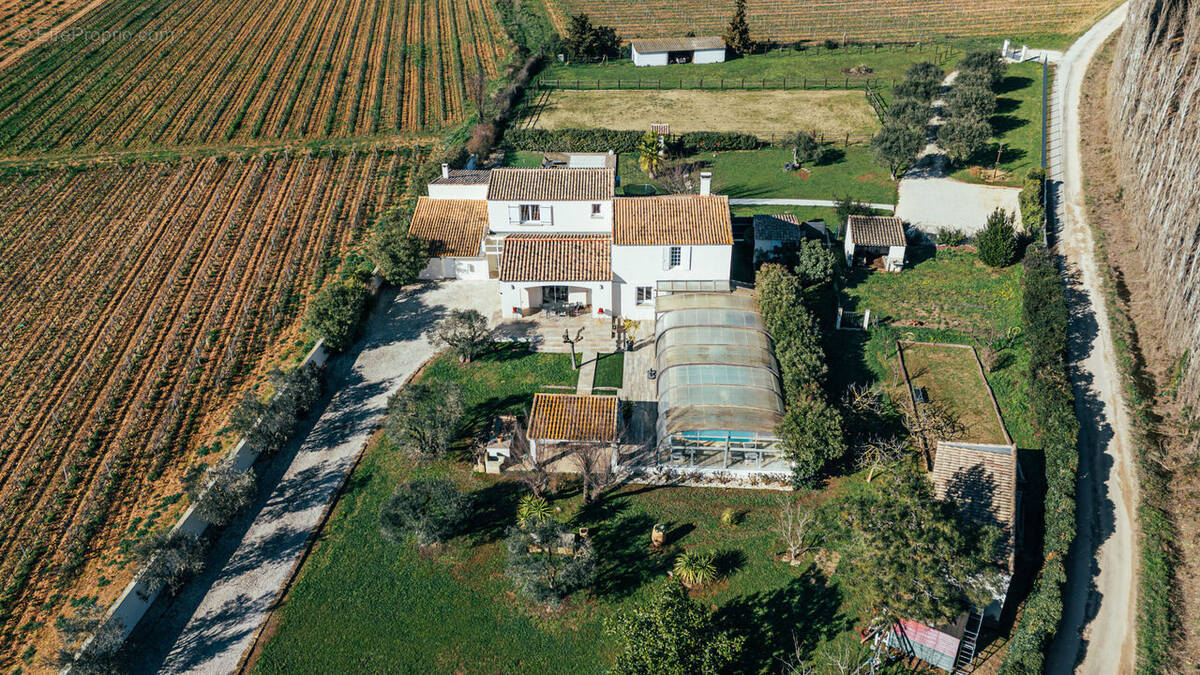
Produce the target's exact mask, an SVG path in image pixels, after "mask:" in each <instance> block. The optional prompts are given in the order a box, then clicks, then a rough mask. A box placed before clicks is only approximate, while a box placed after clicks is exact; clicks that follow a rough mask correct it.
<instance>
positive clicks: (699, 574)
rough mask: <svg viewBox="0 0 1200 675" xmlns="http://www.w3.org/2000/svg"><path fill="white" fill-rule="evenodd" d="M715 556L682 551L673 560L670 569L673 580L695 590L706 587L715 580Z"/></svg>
mask: <svg viewBox="0 0 1200 675" xmlns="http://www.w3.org/2000/svg"><path fill="white" fill-rule="evenodd" d="M715 561H716V555H714V554H712V553H700V552H699V551H684V552H683V553H680V554H679V556H678V557H676V558H675V564H674V565H673V566H672V567H671V569H672V571H673V572H674V573H675V578H677V579H679V581H681V582H682V583H683V585H684V586H687V587H689V588H696V587H698V586H707V585H708V584H711V583H712V582H714V581H716V580H717V565H716V562H715Z"/></svg>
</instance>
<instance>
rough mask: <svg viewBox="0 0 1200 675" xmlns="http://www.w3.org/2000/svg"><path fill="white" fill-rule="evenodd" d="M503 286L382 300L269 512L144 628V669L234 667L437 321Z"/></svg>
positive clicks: (432, 289) (256, 517)
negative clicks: (216, 567) (158, 626)
mask: <svg viewBox="0 0 1200 675" xmlns="http://www.w3.org/2000/svg"><path fill="white" fill-rule="evenodd" d="M496 292H497V290H496V282H487V281H482V282H480V281H475V282H467V281H452V282H444V283H441V284H437V285H430V286H425V287H419V288H415V289H413V290H411V291H404V292H402V293H399V294H397V293H395V292H394V291H392V292H385V293H384V294H383V295H382V296H381V298H380V301H379V302H380V306H379V307H377V308H376V309H375V311H374V312H372V315H371V317H370V319H369V321H368V324H367V326H366V328H365V332H364V335H363V337H362V338H361V339H360V340H359V342H358V343H357V345H356V346H355V348H354V351H353V352H352V353H350V354H346V355H342V356H339V357H337V358H335V359H333V360H331V361H330V363H329V365H328V367H327V378H326V383H327V385H326V386H327V389H328V391H329V392H330V397H329V398H328V404H327V405H326V406H325V407H324V410H323V411H322V412H321V414H320V417H319V418H318V419H317V420H316V422H315V424H314V425H312V430H311V431H310V432H309V433H308V434H307V436H306V437H305V438H304V439H303V440H302V442H300V444H299V448H298V449H296V448H292V452H294V455H293V456H292V459H291V463H290V464H289V465H288V466H287V468H286V470H284V471H283V475H282V477H281V478H280V479H279V481H278V483H277V484H276V486H275V487H274V489H273V490H272V491H271V493H270V496H269V497H267V498H266V500H265V502H264V503H262V508H261V509H260V510H259V511H258V512H257V513H255V514H251V515H250V516H249V518H248V520H249V523H248V526H247V527H246V529H245V534H244V536H243V537H242V538H241V541H240V543H237V544H236V549H235V550H234V551H233V552H232V555H229V556H228V561H227V562H226V563H225V564H224V566H223V567H221V568H220V569H219V571H218V570H212V571H210V572H208V573H206V574H205V575H203V576H202V577H201V578H200V579H198V580H197V582H198V583H193V584H192V588H189V589H188V590H187V591H185V592H184V593H183V594H181V595H180V597H179V598H176V599H175V601H174V602H173V603H172V604H171V606H169V607H167V608H166V610H165V611H162V612H160V613H159V616H158V617H156V619H157V620H156V621H155V622H154V623H157V624H161V625H162V628H161V629H159V630H157V631H156V627H155V626H151V627H147V628H145V629H143V630H142V636H141V641H142V642H141V644H143V645H145V651H146V652H147V654H146V655H145V657H143V659H142V660H141V661H140V662H139V663H136V664H134V666H135V668H136V669H138V670H157V671H159V672H165V673H231V672H234V671H235V670H236V668H237V666H238V661H239V660H240V659H241V658H242V655H243V654H244V653H245V652H246V650H247V649H248V648H249V647H250V646H251V644H252V642H253V640H254V637H255V635H256V633H257V631H258V628H259V626H260V625H261V624H262V622H263V621H264V620H265V619H266V617H267V614H268V612H269V610H270V608H271V606H272V604H273V603H274V602H275V600H276V598H277V597H278V594H279V592H280V591H281V589H282V588H283V587H284V584H285V583H286V582H287V580H288V579H289V577H290V576H291V574H292V572H293V570H294V569H295V566H296V565H297V563H298V562H299V561H300V558H301V555H302V554H303V552H304V550H305V546H306V544H307V542H308V540H309V538H310V536H311V535H312V533H313V532H314V531H315V530H316V529H317V527H318V526H319V524H320V523H321V521H322V519H323V517H324V514H325V512H326V510H327V508H328V507H329V505H330V503H331V500H332V499H333V497H334V495H335V494H336V492H337V489H338V486H339V485H340V484H341V483H342V481H343V480H344V479H345V477H346V475H347V472H348V471H349V470H350V468H351V467H352V466H353V464H354V460H355V457H356V456H357V455H358V453H359V452H360V451H361V450H362V449H363V447H364V446H365V444H366V442H367V439H368V438H369V436H370V434H371V432H372V431H373V429H374V428H375V427H376V425H377V424H378V422H379V421H380V419H381V417H382V414H383V412H384V410H385V408H386V405H387V399H388V396H389V395H390V394H391V393H392V392H393V391H394V390H395V389H396V388H397V387H399V386H400V385H401V384H402V383H403V382H404V381H405V380H406V379H407V378H408V377H409V376H410V375H411V374H412V373H414V372H415V371H416V370H417V369H418V368H420V367H421V365H422V364H424V363H425V361H426V360H427V359H429V357H430V356H432V355H433V354H434V353H435V351H436V350H435V349H434V347H433V346H432V345H431V344H430V342H429V339H428V335H427V332H428V330H429V327H430V326H431V325H432V324H433V322H434V321H436V320H437V319H438V318H440V317H441V316H443V315H444V314H446V313H447V312H448V310H449V309H452V308H474V309H477V310H479V311H480V312H482V313H483V314H484V316H491V315H492V313H493V312H492V310H493V309H494V306H495V304H496V297H497V296H496ZM287 455H288V453H287V452H285V453H284V457H286V456H287ZM281 459H283V457H281ZM189 594H190V596H191V597H189ZM147 618H148V619H149V618H150V617H147ZM180 626H182V628H180ZM168 644H169V645H170V647H169V649H168V648H167V646H168ZM163 654H165V657H164V656H163ZM135 660H137V659H135Z"/></svg>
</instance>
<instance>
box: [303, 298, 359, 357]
mask: <svg viewBox="0 0 1200 675" xmlns="http://www.w3.org/2000/svg"><path fill="white" fill-rule="evenodd" d="M366 308H367V289H366V287H364V286H363V285H362V284H360V283H358V282H356V281H336V282H333V283H331V284H326V285H325V286H324V287H322V288H321V290H320V291H318V292H317V297H316V298H314V299H313V302H312V305H311V306H309V308H308V313H307V314H306V315H305V317H304V329H305V330H307V331H308V332H309V333H311V334H312V335H314V336H315V337H317V338H324V339H325V346H327V347H329V349H331V350H333V351H341V350H342V349H345V348H346V347H348V346H350V343H351V341H352V340H353V338H354V330H355V328H357V327H358V322H359V320H360V319H362V315H363V312H364V311H365V310H366Z"/></svg>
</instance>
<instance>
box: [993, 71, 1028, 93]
mask: <svg viewBox="0 0 1200 675" xmlns="http://www.w3.org/2000/svg"><path fill="white" fill-rule="evenodd" d="M1032 84H1033V78H1032V77H1021V76H1020V75H1007V76H1005V77H1004V78H1003V79H1001V80H1000V85H999V86H997V87H996V94H997V95H999V94H1007V93H1009V92H1012V91H1017V90H1018V89H1024V88H1025V87H1028V86H1030V85H1032Z"/></svg>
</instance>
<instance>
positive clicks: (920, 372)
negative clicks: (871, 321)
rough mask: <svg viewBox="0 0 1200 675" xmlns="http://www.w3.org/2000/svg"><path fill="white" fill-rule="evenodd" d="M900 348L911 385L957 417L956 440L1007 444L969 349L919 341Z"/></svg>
mask: <svg viewBox="0 0 1200 675" xmlns="http://www.w3.org/2000/svg"><path fill="white" fill-rule="evenodd" d="M901 349H902V351H903V353H904V369H905V371H907V373H908V377H909V381H910V382H911V383H912V386H914V387H923V388H924V389H925V390H926V391H927V392H928V394H929V398H930V400H931V401H943V402H945V403H946V404H947V405H949V407H950V408H951V409H952V410H954V411H955V412H956V413H957V414H958V415H959V419H960V421H961V422H962V424H963V426H964V427H965V429H966V433H965V434H964V436H963V437H962V438H961V439H960V440H963V441H967V442H972V443H996V444H1002V443H1006V442H1007V440H1008V439H1007V438H1006V437H1005V435H1004V428H1003V424H1002V422H1001V420H1000V419H999V418H997V417H996V412H995V409H994V408H992V397H991V396H990V395H988V392H987V388H986V387H985V386H984V381H983V378H982V377H981V376H980V375H979V366H978V364H977V363H976V362H975V354H974V353H973V352H972V351H971V350H969V349H963V348H960V347H947V346H943V345H940V344H930V343H923V342H912V343H906V344H904V345H902V346H901Z"/></svg>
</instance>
